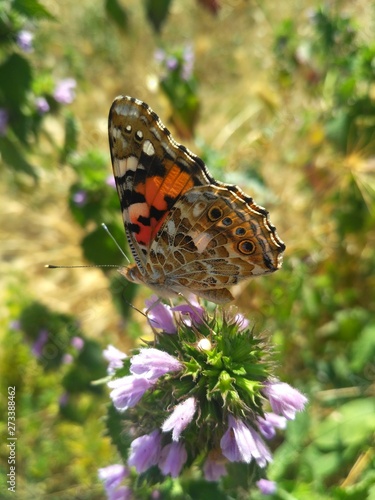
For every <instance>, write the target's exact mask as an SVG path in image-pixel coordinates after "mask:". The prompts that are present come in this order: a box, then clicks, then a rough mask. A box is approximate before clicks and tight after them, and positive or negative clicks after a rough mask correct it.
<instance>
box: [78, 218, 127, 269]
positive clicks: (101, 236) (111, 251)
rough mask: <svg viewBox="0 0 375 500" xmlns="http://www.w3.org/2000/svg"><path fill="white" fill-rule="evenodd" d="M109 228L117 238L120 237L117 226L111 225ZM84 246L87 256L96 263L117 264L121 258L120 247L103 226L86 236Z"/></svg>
mask: <svg viewBox="0 0 375 500" xmlns="http://www.w3.org/2000/svg"><path fill="white" fill-rule="evenodd" d="M109 230H110V231H111V233H112V234H113V235H114V237H115V238H116V239H118V240H119V239H120V235H119V234H118V228H117V227H116V226H114V225H111V226H109ZM82 247H83V252H84V256H85V258H86V259H87V260H89V261H91V262H93V263H94V264H97V265H103V264H104V265H105V264H115V265H116V264H118V263H119V261H120V260H121V256H120V255H119V249H118V248H117V246H116V245H115V243H114V242H113V241H112V239H111V238H110V237H109V236H108V235H107V234H106V233H105V232H104V231H103V229H102V228H101V227H98V228H96V229H94V231H92V232H91V233H89V234H88V235H87V236H85V238H84V239H83V241H82Z"/></svg>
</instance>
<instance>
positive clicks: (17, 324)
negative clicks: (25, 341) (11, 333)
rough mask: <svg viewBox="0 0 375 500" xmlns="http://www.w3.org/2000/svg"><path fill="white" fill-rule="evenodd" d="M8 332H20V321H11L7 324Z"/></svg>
mask: <svg viewBox="0 0 375 500" xmlns="http://www.w3.org/2000/svg"><path fill="white" fill-rule="evenodd" d="M9 328H10V330H21V321H20V320H19V319H13V320H12V321H11V322H10V323H9Z"/></svg>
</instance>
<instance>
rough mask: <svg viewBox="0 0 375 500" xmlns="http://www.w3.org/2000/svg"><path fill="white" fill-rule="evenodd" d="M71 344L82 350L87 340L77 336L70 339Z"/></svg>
mask: <svg viewBox="0 0 375 500" xmlns="http://www.w3.org/2000/svg"><path fill="white" fill-rule="evenodd" d="M70 344H71V345H72V346H73V347H74V349H76V350H77V351H81V350H82V348H83V346H84V345H85V341H84V340H83V338H82V337H78V336H75V337H73V338H72V340H71V341H70Z"/></svg>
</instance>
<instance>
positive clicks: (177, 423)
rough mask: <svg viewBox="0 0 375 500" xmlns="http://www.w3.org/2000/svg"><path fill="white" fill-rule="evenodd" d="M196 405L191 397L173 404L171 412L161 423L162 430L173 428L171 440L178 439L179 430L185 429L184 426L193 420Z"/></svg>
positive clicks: (166, 430)
mask: <svg viewBox="0 0 375 500" xmlns="http://www.w3.org/2000/svg"><path fill="white" fill-rule="evenodd" d="M196 407H197V402H196V400H195V398H193V397H191V398H188V399H186V400H185V401H184V402H183V403H180V404H178V405H177V406H175V408H174V410H173V413H172V414H171V415H170V416H169V417H168V418H167V420H166V421H165V422H164V424H163V425H162V428H161V429H162V431H163V432H168V431H171V430H172V429H173V431H172V439H173V441H178V440H179V439H180V435H181V432H182V431H183V430H184V429H186V427H187V426H188V425H189V424H190V422H191V421H192V420H193V416H194V413H195V411H196Z"/></svg>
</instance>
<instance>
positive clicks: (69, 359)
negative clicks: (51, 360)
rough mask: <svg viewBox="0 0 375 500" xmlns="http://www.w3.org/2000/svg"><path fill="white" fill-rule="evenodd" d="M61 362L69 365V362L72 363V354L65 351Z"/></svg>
mask: <svg viewBox="0 0 375 500" xmlns="http://www.w3.org/2000/svg"><path fill="white" fill-rule="evenodd" d="M62 363H63V365H70V364H71V363H73V356H72V355H71V354H69V353H65V354H64V356H63V357H62Z"/></svg>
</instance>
